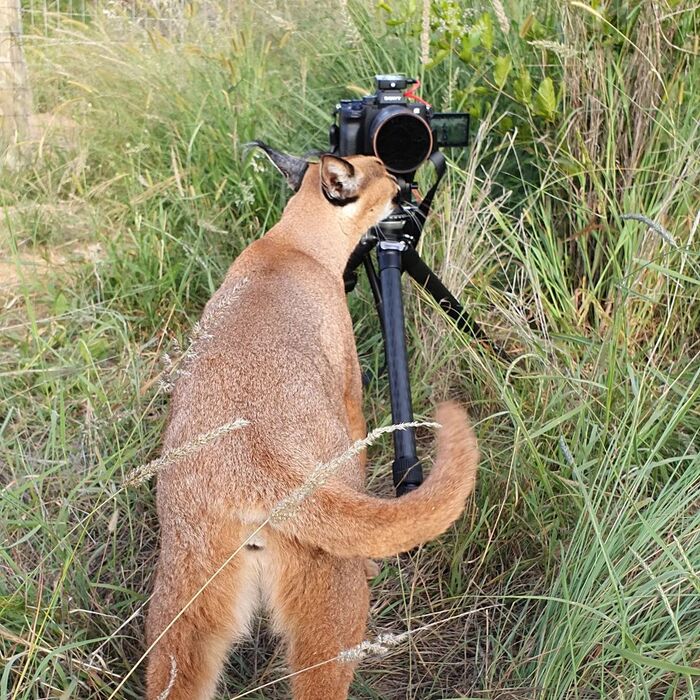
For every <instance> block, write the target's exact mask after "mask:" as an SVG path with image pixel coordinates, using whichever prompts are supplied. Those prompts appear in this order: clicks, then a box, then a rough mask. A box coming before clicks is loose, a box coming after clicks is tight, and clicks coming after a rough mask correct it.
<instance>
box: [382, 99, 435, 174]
mask: <svg viewBox="0 0 700 700" xmlns="http://www.w3.org/2000/svg"><path fill="white" fill-rule="evenodd" d="M370 139H371V143H372V148H373V150H374V154H375V155H376V156H377V158H379V159H381V160H382V161H383V163H384V165H385V166H386V167H387V169H388V170H391V171H392V172H395V173H410V172H412V171H413V170H416V168H418V166H419V165H420V164H421V163H422V162H423V161H424V160H425V159H426V158H427V157H428V156H429V155H430V153H431V152H432V150H433V132H432V131H431V130H430V126H429V125H428V123H427V122H426V121H425V119H423V118H422V117H421V116H419V115H417V114H414V113H413V112H412V111H410V110H409V109H407V108H406V107H400V106H398V105H395V106H391V107H386V108H385V109H383V110H382V111H381V112H379V114H377V116H376V117H375V119H374V121H373V122H372V126H371V129H370Z"/></svg>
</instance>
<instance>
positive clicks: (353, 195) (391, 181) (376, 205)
mask: <svg viewBox="0 0 700 700" xmlns="http://www.w3.org/2000/svg"><path fill="white" fill-rule="evenodd" d="M251 145H255V146H258V147H260V148H261V149H262V150H263V151H264V152H265V153H266V155H267V156H268V157H269V158H270V160H271V161H272V162H273V163H274V165H275V167H276V168H277V169H278V170H279V171H280V172H281V173H282V174H283V175H284V176H285V178H286V180H287V183H288V184H289V186H290V187H291V188H292V189H293V190H294V191H295V192H297V193H298V194H297V198H298V203H299V204H301V202H302V201H303V205H304V210H305V211H306V212H307V213H308V214H309V215H311V216H314V217H315V218H316V219H317V220H323V219H325V220H328V222H329V224H331V223H336V224H337V225H338V227H339V228H340V230H341V231H342V232H343V233H344V234H345V236H347V237H348V238H349V239H351V240H350V241H349V243H351V244H353V245H354V243H356V242H357V240H359V238H360V236H362V234H363V233H364V232H365V231H367V230H368V229H370V228H371V227H372V226H374V225H376V224H378V223H379V222H380V221H381V220H382V219H385V218H386V217H387V216H389V214H391V212H392V211H393V210H394V208H395V206H396V198H397V195H398V193H399V185H398V182H397V180H396V178H395V177H394V176H393V175H391V174H390V173H389V172H387V170H386V168H385V167H384V164H383V163H382V161H381V160H379V158H375V157H374V156H348V157H346V158H340V157H338V156H335V155H331V154H322V155H320V156H319V157H318V162H309V161H307V160H306V159H304V158H298V157H296V156H290V155H288V154H286V153H281V152H279V151H275V150H274V149H272V148H270V147H269V146H268V145H267V144H264V143H262V142H261V141H255V142H253V144H251Z"/></svg>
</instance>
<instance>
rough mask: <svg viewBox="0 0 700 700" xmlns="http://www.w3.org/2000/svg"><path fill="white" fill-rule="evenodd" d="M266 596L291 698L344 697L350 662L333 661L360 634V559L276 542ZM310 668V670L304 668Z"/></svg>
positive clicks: (363, 584)
mask: <svg viewBox="0 0 700 700" xmlns="http://www.w3.org/2000/svg"><path fill="white" fill-rule="evenodd" d="M279 549H280V551H279V556H278V557H277V556H276V558H275V559H276V561H275V569H276V573H275V576H274V577H273V581H274V582H273V584H272V589H271V590H270V593H269V601H270V605H271V607H272V613H273V619H274V621H275V625H276V626H277V628H278V630H279V631H280V632H281V633H282V635H283V636H284V639H285V641H286V643H287V658H288V662H289V666H290V670H291V672H292V673H293V674H295V675H294V676H293V677H292V679H291V684H292V696H293V698H294V700H345V699H346V698H347V696H348V689H349V687H350V681H351V680H352V675H353V670H354V664H350V663H344V662H339V661H334V662H331V663H324V664H322V665H320V666H318V667H317V668H312V667H313V666H314V665H315V664H319V663H320V662H323V661H327V660H328V659H332V658H333V657H335V656H336V655H337V654H338V653H339V652H341V651H343V650H344V649H349V648H351V647H353V646H355V645H356V644H358V643H359V642H361V641H362V639H363V638H364V633H365V626H366V622H367V613H368V607H369V590H368V587H367V580H366V574H365V567H364V560H363V559H340V558H337V557H334V556H331V555H330V554H327V553H326V552H323V551H321V550H310V549H307V548H306V547H303V546H301V545H298V544H291V543H288V544H280V548H279ZM304 669H308V670H304Z"/></svg>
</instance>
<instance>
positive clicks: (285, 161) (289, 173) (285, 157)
mask: <svg viewBox="0 0 700 700" xmlns="http://www.w3.org/2000/svg"><path fill="white" fill-rule="evenodd" d="M251 148H260V149H261V150H262V151H263V153H264V154H265V155H266V156H267V157H268V158H269V159H270V161H271V162H272V164H273V165H274V166H275V167H276V168H277V170H279V171H280V172H281V173H282V175H284V177H285V179H286V180H287V184H288V185H289V186H290V187H291V188H292V189H293V190H294V191H295V192H296V191H297V190H298V189H299V188H300V187H301V181H302V180H303V179H304V175H305V173H306V169H307V168H308V167H309V163H308V162H307V161H306V160H305V159H304V158H298V157H297V156H290V155H289V154H288V153H282V152H281V151H276V150H275V149H274V148H271V147H270V146H268V145H267V144H266V143H265V142H263V141H251V142H250V143H246V144H243V149H244V150H249V149H251Z"/></svg>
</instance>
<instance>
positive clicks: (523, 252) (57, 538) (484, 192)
mask: <svg viewBox="0 0 700 700" xmlns="http://www.w3.org/2000/svg"><path fill="white" fill-rule="evenodd" d="M501 5H503V6H504V9H505V12H506V15H507V18H508V20H509V25H508V26H507V27H501V25H500V24H499V18H498V16H497V9H498V7H500V6H501ZM624 5H625V6H624V7H623V4H621V3H592V4H590V5H589V4H586V3H579V2H570V3H568V4H559V3H554V2H545V3H537V4H536V3H533V2H522V3H518V4H517V5H516V4H515V3H513V4H510V3H493V4H492V3H482V4H481V5H478V6H476V7H475V9H474V10H473V11H469V12H467V13H466V14H465V15H464V16H462V15H460V17H461V19H460V21H461V22H463V24H462V25H459V26H460V27H462V28H463V33H464V34H465V36H467V40H468V41H472V39H470V38H469V37H472V38H473V36H474V34H473V28H474V27H475V26H477V23H478V22H482V23H484V22H485V23H486V24H488V22H489V21H490V22H491V25H492V31H493V40H492V42H491V44H490V48H489V46H488V42H487V44H486V45H485V44H484V42H483V40H482V39H480V40H479V41H480V42H481V43H480V44H479V45H478V46H477V48H476V49H475V50H474V51H473V53H472V54H471V58H470V60H469V61H466V62H465V61H462V60H461V59H460V58H459V56H458V54H457V50H456V49H455V48H454V47H461V46H462V44H461V35H460V31H462V30H460V29H459V27H458V28H457V29H454V31H453V30H449V31H448V30H443V29H441V27H442V25H441V24H440V20H441V18H442V21H443V23H444V21H445V17H447V18H448V19H449V13H450V12H452V9H451V8H453V7H458V8H460V6H459V5H457V4H456V3H452V4H450V3H449V2H439V3H433V4H432V8H431V12H432V20H433V28H432V32H431V35H430V36H431V41H430V44H429V47H428V48H429V53H430V58H431V63H430V64H428V65H427V66H426V65H424V64H422V63H421V61H420V58H421V49H422V48H423V47H421V26H422V16H421V13H422V11H423V8H422V7H418V6H415V7H413V6H411V4H410V3H389V4H388V5H387V7H388V8H389V9H388V10H387V9H386V8H384V7H379V8H376V7H374V6H372V5H370V4H365V3H349V4H345V3H338V4H336V3H309V2H304V1H303V0H298V1H297V2H295V3H293V4H283V3H279V4H274V3H272V2H266V3H263V4H261V5H259V4H258V5H252V4H251V5H249V6H244V7H242V8H239V9H238V10H237V13H236V15H235V16H234V17H228V18H225V17H224V16H223V15H218V14H212V12H213V10H212V8H215V7H216V6H215V5H214V4H208V3H207V4H204V5H201V6H200V10H201V12H200V13H199V14H198V13H197V12H194V13H193V15H194V16H193V17H192V18H191V19H190V20H189V21H187V22H186V23H184V24H183V25H182V27H180V28H179V31H178V33H177V36H167V35H163V34H161V33H158V32H157V31H155V30H153V31H150V32H148V31H143V30H142V29H140V28H139V26H138V25H137V24H136V23H134V22H126V23H124V22H121V21H120V22H116V21H115V20H114V19H112V20H109V19H107V20H105V19H99V18H94V19H93V21H91V22H90V24H89V25H80V24H75V23H72V24H69V23H65V22H64V23H59V28H58V29H55V30H53V31H54V32H55V33H54V34H53V35H52V39H53V40H52V41H50V42H48V43H46V42H43V41H36V42H31V41H29V42H27V53H28V56H29V59H30V64H31V73H32V78H33V86H34V90H35V100H36V102H37V104H38V105H40V106H41V108H42V109H44V110H47V111H49V110H50V111H52V112H53V113H55V114H60V115H62V116H65V117H70V118H71V119H73V120H75V121H76V122H77V123H78V125H79V129H78V141H77V143H76V144H75V145H74V147H73V148H68V149H66V148H59V147H57V146H52V144H51V140H50V139H49V140H48V141H47V143H46V144H45V145H44V147H43V149H42V152H41V156H40V157H37V159H36V161H34V162H33V163H31V164H30V165H28V166H27V168H26V169H25V170H23V171H22V172H18V173H14V174H12V173H4V174H3V176H2V180H1V181H0V197H2V204H3V206H4V217H3V221H2V226H1V227H0V241H1V242H2V246H3V251H4V252H5V253H6V255H5V256H4V260H3V261H2V262H3V267H2V268H1V269H2V271H3V274H4V275H6V276H8V277H9V274H10V272H12V275H13V278H15V279H18V280H19V282H16V283H13V284H12V285H11V286H9V287H7V288H4V289H3V292H2V304H3V307H2V308H3V312H2V324H1V325H2V340H0V365H1V366H0V396H1V397H2V404H1V405H2V412H1V413H0V475H1V476H2V487H3V488H2V490H1V491H0V494H1V496H0V533H1V534H2V539H3V546H2V548H1V549H0V625H1V626H0V650H1V651H0V654H2V660H3V662H2V670H0V697H8V698H17V699H20V698H22V699H25V698H26V699H28V698H37V699H38V698H45V697H56V698H103V699H106V698H110V697H112V696H113V693H114V690H115V688H117V686H118V685H119V683H120V681H121V679H122V678H123V677H124V676H125V675H126V674H127V673H129V672H130V671H131V670H132V668H133V666H134V664H135V663H136V661H137V660H138V659H139V657H140V656H141V654H142V653H143V650H144V643H143V637H142V628H143V609H144V605H145V604H146V601H147V598H148V595H149V592H150V580H151V572H152V569H153V564H154V561H155V553H156V547H157V524H156V521H155V514H154V508H153V499H152V487H151V486H142V487H140V488H139V489H138V490H125V489H123V488H122V487H121V481H122V479H123V477H124V475H125V474H126V473H127V472H128V471H129V470H130V469H131V468H132V467H134V466H136V465H138V464H140V463H143V462H145V461H147V460H148V459H149V458H151V457H153V456H155V455H156V454H157V451H158V446H159V434H160V431H161V429H162V426H163V421H164V415H165V410H166V406H167V396H166V395H165V394H164V393H163V392H162V391H160V390H159V380H160V379H161V378H162V377H163V376H164V375H163V372H164V368H163V366H162V364H161V361H160V358H161V355H162V354H163V352H166V351H167V352H170V353H174V352H176V350H177V348H176V347H175V346H174V342H175V341H177V342H178V343H179V345H180V347H184V346H186V344H187V338H188V335H189V332H190V329H191V327H192V325H193V323H194V322H195V321H196V319H197V317H198V315H199V313H200V311H201V309H202V307H203V305H204V303H205V302H206V300H207V299H208V297H209V296H210V295H211V294H212V292H213V291H214V290H215V289H216V287H217V285H218V283H219V282H220V280H221V279H222V276H223V274H224V272H225V270H226V268H227V265H228V264H229V263H230V261H231V260H232V259H233V258H234V257H235V255H236V254H238V253H239V252H240V251H241V250H242V249H243V248H244V247H245V246H246V245H247V244H248V243H249V242H250V241H251V240H253V239H254V238H256V237H257V236H259V235H260V234H261V232H263V231H264V230H265V229H266V228H268V227H269V226H270V225H271V224H272V223H273V222H274V221H275V220H276V219H277V218H278V216H279V214H280V211H281V208H282V206H283V203H284V200H285V197H286V196H287V193H286V191H285V189H284V185H283V183H281V182H280V181H279V179H278V178H277V177H276V176H275V174H274V173H272V172H269V171H268V170H266V169H264V168H263V169H261V168H260V167H259V166H258V164H257V163H253V162H251V160H250V156H244V155H243V153H242V151H241V148H240V145H241V144H242V143H244V142H246V141H248V140H250V139H252V138H263V139H266V140H269V141H270V142H271V143H273V144H275V145H278V146H280V147H285V148H288V149H289V150H290V151H294V152H298V153H302V152H304V151H306V150H309V149H311V148H319V147H320V148H322V147H323V146H324V144H325V143H326V129H327V125H328V121H329V117H330V112H331V110H332V108H333V106H334V104H335V102H336V101H337V99H339V98H341V97H343V96H346V95H349V94H355V91H356V89H357V87H358V86H359V88H362V89H366V90H368V89H370V88H371V85H372V83H371V76H372V75H373V74H374V73H375V72H386V71H390V70H395V71H404V72H407V73H410V74H412V75H418V76H420V77H421V79H422V80H423V82H424V88H423V94H424V96H426V97H428V98H429V99H431V101H433V102H434V103H435V105H436V106H437V107H439V108H440V109H450V108H452V109H457V108H459V109H462V108H465V109H466V108H469V109H473V111H474V112H475V114H478V117H479V118H478V119H477V120H475V123H474V128H473V140H472V144H471V146H470V148H469V150H468V152H466V153H464V154H459V153H452V154H450V155H451V158H452V160H451V165H452V167H451V169H450V174H449V182H448V186H447V187H445V188H444V189H443V191H442V193H441V195H440V196H439V198H438V201H437V204H436V212H435V216H434V218H433V219H432V221H431V222H430V224H429V226H428V227H427V229H426V232H425V235H424V238H423V240H422V242H421V252H422V254H423V256H424V257H425V258H426V260H428V261H429V263H430V264H431V265H433V266H434V267H435V268H436V269H437V270H438V271H439V272H440V274H441V275H442V276H443V277H444V278H445V280H446V281H447V282H448V283H449V286H450V287H451V289H452V290H453V291H454V292H455V293H457V295H458V296H459V297H460V298H461V299H462V300H463V301H464V303H465V304H466V306H467V307H468V308H469V309H470V311H471V312H472V313H473V314H474V316H475V317H476V318H477V319H478V320H479V321H480V322H481V323H482V325H483V326H484V328H485V329H487V332H488V333H489V334H490V335H491V336H492V338H493V339H494V340H496V341H497V342H498V343H500V344H502V345H503V346H504V347H505V348H506V350H507V351H508V353H509V355H510V359H507V360H506V359H502V358H499V357H497V356H495V355H494V353H493V352H492V351H491V350H490V349H489V348H488V347H485V346H482V345H481V344H479V343H477V342H476V341H474V340H473V339H472V338H470V337H468V336H464V335H463V334H461V333H459V332H458V331H457V330H456V329H454V328H453V327H452V326H451V324H450V323H449V322H448V321H447V320H445V319H444V318H443V317H442V316H441V314H440V313H439V312H438V311H436V310H435V309H434V308H433V305H431V303H430V301H429V300H427V299H425V298H424V297H423V296H422V294H421V292H420V290H417V289H411V290H410V291H409V286H408V283H407V285H406V289H407V294H406V296H407V303H408V306H409V311H408V316H409V328H408V337H409V344H410V356H411V361H412V371H413V389H414V403H415V406H416V412H417V414H419V415H420V416H427V415H430V413H431V411H432V407H433V405H434V404H435V403H436V401H438V400H439V399H441V398H442V397H444V396H445V395H448V394H449V395H455V396H457V397H459V398H461V399H462V400H464V401H465V402H466V403H467V404H468V405H469V407H470V410H471V413H472V415H473V416H474V419H475V422H476V425H477V431H478V435H479V439H480V444H481V447H482V451H483V461H482V466H481V476H480V483H479V487H478V491H477V494H476V496H475V498H474V501H473V503H472V504H471V506H470V508H469V509H468V511H467V512H466V513H465V515H464V517H463V518H462V520H461V521H460V523H459V524H458V525H457V526H456V527H455V528H454V529H453V530H452V531H451V532H450V533H448V534H447V535H446V536H445V537H443V538H441V539H440V540H439V541H437V542H435V543H431V544H430V545H428V546H426V547H424V548H422V549H421V550H420V551H418V552H416V553H413V554H412V555H410V556H408V557H401V558H396V559H394V560H389V561H386V562H384V564H383V569H382V572H381V574H380V575H379V577H378V578H377V579H376V580H375V581H374V582H373V585H372V590H373V599H372V600H373V603H372V614H371V620H370V631H371V632H372V633H374V632H379V631H399V632H400V631H404V630H406V629H416V628H426V626H427V628H426V629H423V630H422V631H419V632H417V633H416V634H415V635H414V636H412V637H411V641H410V642H407V643H404V644H402V645H400V646H399V647H398V648H396V649H394V650H393V651H392V652H391V653H390V654H388V655H387V656H385V657H383V658H378V659H370V660H367V661H365V662H363V664H362V665H361V667H360V669H359V671H358V673H357V676H356V682H355V684H354V686H353V697H356V698H392V699H393V698H396V699H398V698H502V699H504V700H505V699H507V698H528V699H529V698H542V699H543V700H549V699H550V698H552V699H554V698H567V699H568V698H581V699H583V698H625V700H627V699H628V698H632V699H634V700H646V699H649V700H661V699H664V700H666V699H668V700H670V699H671V698H695V697H697V696H698V694H700V682H699V681H698V676H699V675H700V665H699V664H698V659H699V658H700V612H699V610H700V606H699V601H700V598H699V593H700V591H699V588H700V578H699V570H700V509H699V507H698V506H699V501H698V498H699V496H698V494H699V493H700V483H699V482H700V458H699V457H698V447H699V446H700V439H699V438H700V411H699V410H698V406H699V405H700V403H699V402H698V398H699V393H700V376H699V373H700V363H699V362H698V352H699V351H700V336H699V334H698V328H700V311H699V309H700V305H699V304H698V302H699V301H700V300H699V290H698V264H699V260H698V250H699V249H698V242H697V240H698V232H699V224H700V215H699V214H698V212H699V207H700V196H698V195H699V190H698V185H699V184H700V183H699V181H698V173H699V172H700V167H698V166H699V165H700V164H699V163H698V157H697V150H698V148H697V147H698V126H697V125H698V116H700V109H699V105H700V100H699V98H698V89H697V88H698V73H697V70H696V69H694V67H693V63H692V60H693V58H697V51H698V47H697V39H696V37H697V29H698V22H699V21H700V17H698V13H697V10H696V9H695V8H694V7H693V6H692V5H691V4H690V3H684V2H668V3H667V2H660V3H626V4H624ZM460 9H463V8H460ZM484 14H488V15H489V16H490V18H491V19H490V20H484V19H483V15H484ZM212 17H214V18H215V19H216V21H214V20H213V19H212ZM479 26H481V25H479ZM533 27H534V29H533ZM479 31H481V30H479ZM446 32H447V33H446ZM449 32H452V33H451V34H450V33H449ZM532 32H535V33H532ZM533 42H534V43H533ZM537 42H540V43H539V44H538V43H537ZM542 42H550V44H549V48H547V46H548V45H547V44H542ZM472 44H473V42H472ZM472 44H470V46H471V45H472ZM32 46H34V47H35V48H34V50H32V48H31V47H32ZM446 46H447V48H446ZM441 51H442V52H444V53H440V52H441ZM506 55H507V56H510V57H511V62H512V69H511V70H512V72H511V74H510V75H509V77H508V79H507V81H506V82H505V83H504V84H503V87H502V88H499V87H498V85H497V81H495V78H494V72H493V71H494V66H495V61H496V60H497V59H498V58H499V57H503V56H506ZM440 56H442V59H441V60H439V61H438V60H437V59H439V57H440ZM524 71H527V73H528V75H529V76H530V79H531V81H532V83H533V86H534V92H535V93H536V91H537V87H538V85H541V84H542V81H543V80H544V79H545V78H546V77H549V78H550V79H551V80H552V83H553V85H554V86H555V88H556V109H555V110H554V112H552V113H551V114H548V113H547V112H546V110H544V105H542V104H540V103H539V102H536V101H535V99H534V97H533V99H532V100H531V101H530V102H529V103H528V102H527V101H525V100H522V99H520V98H519V97H518V95H519V94H521V92H522V85H521V84H520V83H518V84H517V85H516V84H515V80H516V79H517V80H522V79H523V78H522V76H523V75H524ZM518 86H519V87H518ZM519 90H520V92H518V91H519ZM475 105H476V106H475ZM630 214H633V215H642V216H644V217H647V218H649V219H651V220H652V221H653V222H655V226H654V228H650V227H649V226H647V225H646V224H644V223H642V222H640V220H639V219H638V218H637V219H635V218H629V217H628V215H630ZM659 231H661V233H659ZM42 258H45V259H47V260H48V261H49V263H48V264H40V261H41V259H42ZM57 261H58V262H60V265H58V264H56V263H57ZM349 301H350V305H351V309H352V313H353V317H354V318H355V319H356V335H357V339H358V349H359V351H360V354H361V358H362V363H363V365H364V366H365V368H367V369H368V370H370V374H371V375H372V376H373V380H372V382H371V384H370V386H369V387H368V388H367V391H366V414H367V417H368V421H369V423H370V425H371V426H378V425H381V424H386V423H388V422H389V420H390V418H389V403H388V394H387V389H386V381H385V378H384V377H383V376H381V374H380V371H379V370H380V368H381V366H382V358H381V356H380V355H379V352H378V338H379V326H378V322H377V320H376V317H375V314H374V310H373V308H372V304H371V295H370V294H369V291H368V289H367V288H366V286H365V284H364V282H363V283H361V284H360V286H359V287H358V289H357V290H356V292H354V293H353V294H352V295H351V296H350V298H349ZM419 438H420V443H421V446H422V448H423V449H424V452H425V453H426V455H429V453H430V444H429V443H427V442H425V441H424V439H423V436H422V435H421V436H419ZM390 460H391V450H390V443H389V441H387V442H386V443H384V444H383V446H381V447H375V448H372V450H371V452H370V462H371V464H373V465H375V467H374V470H373V472H372V474H371V476H370V488H371V489H372V490H374V491H376V492H385V493H386V492H388V477H387V474H388V464H389V462H390ZM282 663H283V662H282V659H281V656H280V654H279V651H278V650H276V647H275V645H274V644H272V643H270V641H269V640H268V638H267V636H266V633H265V632H264V631H263V628H262V627H261V628H260V629H258V630H256V633H255V635H254V638H253V640H251V641H250V642H248V643H246V644H244V645H243V647H242V648H241V649H239V651H238V652H237V653H236V654H235V655H234V656H233V657H232V660H231V663H230V666H229V668H228V671H227V679H226V680H227V686H226V688H227V689H226V692H224V691H222V693H221V697H236V696H237V695H238V694H240V693H242V692H245V691H253V692H252V693H251V695H250V696H249V697H285V694H286V689H285V686H284V684H282V683H279V684H275V685H272V686H269V687H267V688H265V689H264V690H258V691H255V690H254V689H255V688H257V687H258V686H260V685H262V684H264V683H267V682H270V681H272V680H274V679H275V678H278V677H279V676H281V675H282V673H283V671H282ZM141 671H142V669H141V668H140V667H139V668H138V669H136V671H134V673H133V675H132V676H131V677H130V679H129V681H128V682H127V683H126V684H125V686H124V688H123V689H121V690H120V691H119V693H118V695H116V696H115V697H125V698H136V697H141V695H142V692H143V684H142V673H141Z"/></svg>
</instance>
